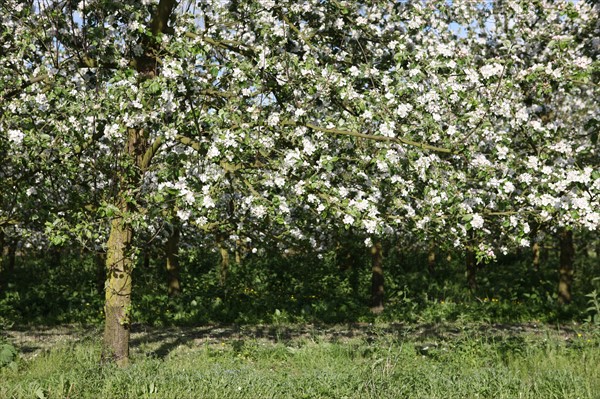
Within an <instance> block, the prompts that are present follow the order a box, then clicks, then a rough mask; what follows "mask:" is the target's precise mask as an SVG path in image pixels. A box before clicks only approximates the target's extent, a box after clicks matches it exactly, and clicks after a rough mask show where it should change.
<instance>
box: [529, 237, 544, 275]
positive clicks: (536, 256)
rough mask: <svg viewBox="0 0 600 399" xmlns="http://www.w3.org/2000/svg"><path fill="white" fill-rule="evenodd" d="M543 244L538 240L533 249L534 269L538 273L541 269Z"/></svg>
mask: <svg viewBox="0 0 600 399" xmlns="http://www.w3.org/2000/svg"><path fill="white" fill-rule="evenodd" d="M541 249H542V248H541V244H540V243H539V242H538V241H535V242H534V243H533V246H532V247H531V250H532V252H533V271H534V272H536V273H538V272H539V271H540V252H541Z"/></svg>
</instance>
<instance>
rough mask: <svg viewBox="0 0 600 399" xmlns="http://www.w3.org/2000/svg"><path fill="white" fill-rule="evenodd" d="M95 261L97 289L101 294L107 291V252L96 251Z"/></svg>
mask: <svg viewBox="0 0 600 399" xmlns="http://www.w3.org/2000/svg"><path fill="white" fill-rule="evenodd" d="M94 261H95V263H96V291H97V292H98V294H99V295H101V294H102V293H103V292H105V290H104V289H105V285H106V252H96V254H95V255H94Z"/></svg>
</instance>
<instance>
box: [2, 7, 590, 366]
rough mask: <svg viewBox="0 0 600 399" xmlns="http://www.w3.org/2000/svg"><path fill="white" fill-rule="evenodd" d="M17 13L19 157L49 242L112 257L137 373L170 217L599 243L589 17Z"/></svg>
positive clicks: (140, 10)
mask: <svg viewBox="0 0 600 399" xmlns="http://www.w3.org/2000/svg"><path fill="white" fill-rule="evenodd" d="M0 8H1V9H2V27H1V29H2V31H1V32H0V35H1V37H2V48H1V49H0V105H1V107H0V108H1V110H2V111H0V112H2V114H1V119H0V134H1V140H2V147H1V148H2V151H3V154H13V156H16V155H17V154H18V155H19V157H20V161H19V163H17V164H14V166H11V168H12V169H11V171H12V172H11V173H15V174H18V175H23V176H29V174H30V173H31V172H30V171H32V170H35V171H36V176H38V179H39V181H36V180H35V179H33V178H31V179H29V178H28V179H24V180H25V181H24V184H25V185H28V187H27V188H25V190H28V189H29V188H32V189H33V188H36V187H37V186H36V185H37V184H40V187H38V188H36V190H37V191H36V193H34V192H33V191H30V192H29V194H31V195H37V197H35V198H38V200H39V201H42V202H44V201H45V202H47V203H48V204H47V208H48V209H51V210H52V211H51V212H50V216H48V217H47V218H46V219H47V232H48V233H49V235H50V236H52V237H56V236H57V235H61V234H62V235H64V231H65V229H66V230H68V232H69V234H70V235H71V236H75V237H76V238H78V239H79V240H80V241H81V242H83V243H87V244H101V245H103V246H105V248H106V251H107V260H106V267H107V272H108V279H107V284H106V305H105V314H106V324H105V335H104V346H105V351H104V356H105V358H106V359H111V360H115V361H116V362H117V363H119V364H121V365H124V364H126V363H127V361H128V341H129V325H130V311H131V287H132V281H131V277H132V273H131V272H132V268H133V265H134V259H135V256H136V253H137V248H138V247H139V245H140V243H139V242H137V241H136V235H135V233H136V232H140V231H143V230H149V231H154V232H156V231H158V230H160V229H161V228H163V225H162V224H161V223H162V222H161V221H163V220H164V221H168V223H171V224H177V225H179V224H181V226H182V228H183V229H187V230H188V231H194V230H195V231H203V232H205V234H204V235H203V237H211V236H212V237H216V236H218V235H222V234H221V233H223V232H227V235H228V236H232V237H233V239H234V240H243V241H245V242H247V243H248V246H249V247H251V248H258V247H260V246H261V245H262V246H266V245H271V244H272V243H273V242H274V241H278V242H279V243H280V244H279V245H285V244H282V243H285V242H286V240H287V242H292V241H295V242H296V243H297V242H305V243H307V244H308V245H310V246H312V247H313V248H319V247H322V246H325V245H327V243H328V242H331V237H332V236H334V235H335V234H336V231H339V229H340V228H352V229H353V230H354V231H356V232H358V235H359V236H360V237H361V238H362V239H364V240H365V242H366V244H368V245H371V244H372V243H373V242H374V241H378V240H379V239H381V238H385V237H392V236H393V237H396V238H402V237H410V238H411V239H413V240H422V241H423V242H425V241H427V240H431V239H435V240H437V241H438V242H447V243H449V244H450V245H454V246H457V247H467V246H473V242H474V240H476V242H477V243H478V244H477V245H478V246H477V248H476V249H477V251H478V252H479V253H481V254H484V255H487V256H493V255H494V253H495V251H496V250H498V249H500V250H501V248H497V246H498V244H499V243H501V244H500V245H515V246H519V245H521V246H522V245H528V242H527V238H526V235H527V233H528V229H530V227H529V223H531V221H532V220H536V221H539V222H540V223H548V224H551V225H553V226H568V227H570V228H587V229H590V230H594V229H597V227H598V218H599V211H598V209H599V205H598V198H599V194H598V192H599V191H600V183H599V182H600V179H599V176H598V172H597V170H595V168H594V166H595V165H597V160H598V152H597V147H596V141H595V139H594V137H597V130H596V133H595V134H596V136H594V135H593V133H591V132H590V126H593V125H594V123H596V124H597V118H598V104H597V103H596V102H594V99H595V98H597V97H598V82H597V75H594V73H593V72H594V71H595V70H597V68H598V61H597V59H596V58H594V57H596V56H594V55H593V54H592V55H590V54H589V53H586V51H585V49H586V48H589V46H590V43H591V41H592V38H593V35H594V29H596V30H597V25H596V26H594V25H593V24H594V23H595V20H594V19H593V18H592V16H593V9H592V7H591V6H589V5H587V4H586V3H583V2H578V3H577V4H572V3H569V2H565V3H558V2H551V1H540V2H536V3H535V4H529V2H519V1H506V2H501V3H498V4H495V5H492V4H490V3H489V2H486V1H482V2H473V1H462V0H457V1H453V2H451V3H448V2H446V1H431V2H419V1H407V2H397V1H342V0H339V1H317V0H305V1H301V2H290V1H278V2H275V1H271V0H260V1H236V0H231V1H222V0H203V1H202V0H201V1H180V2H178V1H175V0H160V1H154V0H143V1H141V2H140V1H133V0H125V1H120V2H115V1H111V0H87V1H84V0H82V1H71V0H65V1H57V0H56V1H55V0H33V1H30V2H21V1H16V0H7V1H5V2H4V3H3V4H2V6H0ZM594 79H596V80H594ZM547 109H552V111H553V115H552V117H551V118H548V117H547V111H546V110H547ZM593 121H596V122H593ZM596 126H597V125H596ZM7 159H8V158H7ZM40 165H42V166H41V167H39V170H38V169H36V168H37V167H38V166H40ZM49 181H54V182H55V183H54V186H57V187H58V188H57V191H56V192H57V193H62V195H58V198H56V196H51V195H49V192H50V191H49V188H51V187H52V185H48V184H47V183H48V182H49ZM40 182H41V183H40ZM3 201H4V200H3ZM59 208H60V211H58V209H59ZM1 211H2V212H3V213H2V214H0V220H4V219H6V216H5V215H6V210H5V209H2V210H1ZM3 218H4V219H3ZM232 233H233V234H232ZM138 236H139V234H138Z"/></svg>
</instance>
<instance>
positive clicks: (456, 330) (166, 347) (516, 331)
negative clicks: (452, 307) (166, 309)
mask: <svg viewBox="0 0 600 399" xmlns="http://www.w3.org/2000/svg"><path fill="white" fill-rule="evenodd" d="M549 334H551V335H555V336H559V337H561V339H564V340H566V341H569V340H571V339H573V337H575V336H576V335H577V331H576V330H575V329H574V328H573V327H570V326H554V327H550V326H547V325H545V326H540V325H537V324H535V323H523V324H514V325H511V324H483V325H482V324H468V325H459V324H457V323H452V324H400V323H394V324H386V325H376V324H370V323H351V324H346V325H314V324H307V325H257V326H237V325H209V326H202V327H186V328H161V329H159V328H155V327H146V326H143V325H134V327H133V328H132V339H131V347H132V349H134V350H135V349H141V350H143V349H148V350H145V351H144V353H145V354H146V355H148V356H152V357H157V358H161V359H162V358H165V357H166V356H168V355H169V354H170V353H171V352H172V351H173V350H175V349H176V348H178V347H180V346H188V347H200V346H204V345H220V344H224V343H228V344H231V345H233V346H234V350H235V347H236V345H238V346H240V345H243V344H244V342H245V341H247V340H258V341H263V342H267V343H271V344H277V343H282V344H285V345H291V344H294V343H297V342H303V341H304V342H306V341H312V342H319V343H323V342H328V343H345V342H350V341H353V340H362V341H363V342H364V343H365V344H378V343H381V342H382V341H385V340H387V341H388V342H390V343H392V344H394V343H396V344H400V343H404V342H411V343H414V344H415V346H416V347H434V348H437V347H442V346H444V345H448V344H451V345H456V344H457V343H459V344H460V342H462V341H467V340H470V341H473V340H474V339H475V340H477V339H478V340H481V341H484V342H488V343H490V344H492V345H494V346H495V347H497V348H498V350H499V351H501V352H507V353H508V352H511V353H513V352H515V351H519V350H520V349H521V348H523V347H524V346H525V342H526V337H530V338H531V339H535V338H539V339H543V338H544V337H546V336H548V335H549Z"/></svg>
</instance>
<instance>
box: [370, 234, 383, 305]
mask: <svg viewBox="0 0 600 399" xmlns="http://www.w3.org/2000/svg"><path fill="white" fill-rule="evenodd" d="M371 262H372V263H371V265H372V274H371V312H372V313H375V314H377V313H381V312H382V311H383V293H384V285H383V284H384V280H383V250H382V245H381V242H376V243H375V244H374V245H373V246H372V247H371Z"/></svg>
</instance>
